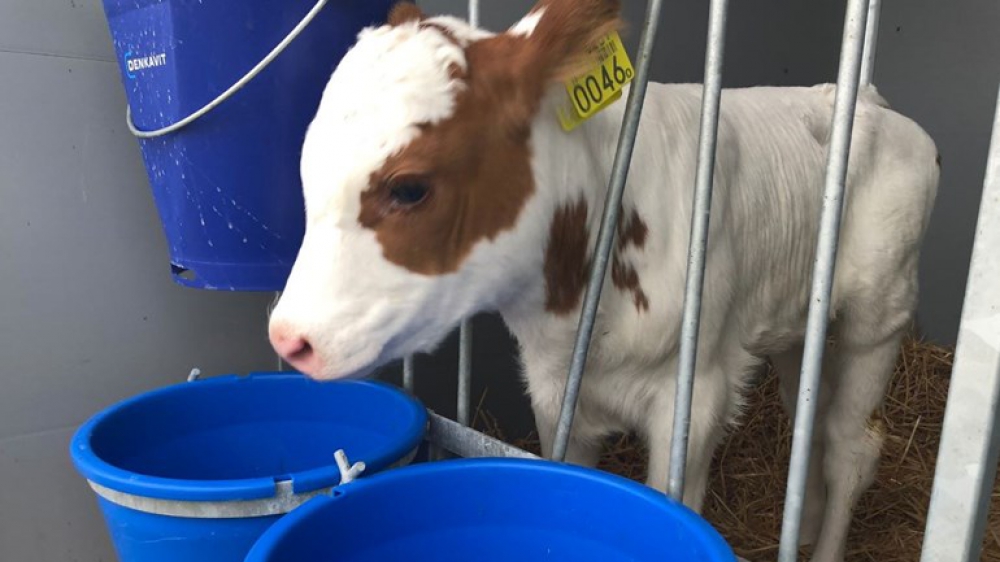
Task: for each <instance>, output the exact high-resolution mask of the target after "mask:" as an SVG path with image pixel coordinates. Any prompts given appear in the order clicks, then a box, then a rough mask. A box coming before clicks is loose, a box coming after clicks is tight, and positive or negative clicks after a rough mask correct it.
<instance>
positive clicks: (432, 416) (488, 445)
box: [426, 412, 539, 459]
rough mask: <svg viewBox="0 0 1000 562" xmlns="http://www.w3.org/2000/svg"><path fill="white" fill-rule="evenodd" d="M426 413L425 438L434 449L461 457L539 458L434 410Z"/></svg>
mask: <svg viewBox="0 0 1000 562" xmlns="http://www.w3.org/2000/svg"><path fill="white" fill-rule="evenodd" d="M428 414H429V424H428V427H427V437H426V440H427V442H428V443H430V444H431V445H433V448H435V449H440V450H445V451H448V452H450V453H453V454H455V455H458V456H460V457H463V458H476V457H512V458H522V459H537V458H539V457H537V456H535V455H533V454H531V453H529V452H528V451H525V450H523V449H519V448H517V447H514V446H513V445H508V444H507V443H504V442H503V441H499V440H497V439H494V438H492V437H490V436H488V435H485V434H483V433H480V432H478V431H476V430H474V429H472V428H469V427H466V426H464V425H462V424H460V423H457V422H454V421H452V420H450V419H448V418H446V417H444V416H441V415H438V414H436V413H434V412H428Z"/></svg>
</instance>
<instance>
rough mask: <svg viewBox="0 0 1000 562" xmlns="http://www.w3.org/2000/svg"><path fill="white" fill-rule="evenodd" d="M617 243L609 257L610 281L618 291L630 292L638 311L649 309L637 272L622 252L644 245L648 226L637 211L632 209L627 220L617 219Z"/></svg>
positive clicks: (647, 299)
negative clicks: (626, 260) (612, 254)
mask: <svg viewBox="0 0 1000 562" xmlns="http://www.w3.org/2000/svg"><path fill="white" fill-rule="evenodd" d="M617 234H618V243H617V244H616V246H615V253H614V256H612V259H611V282H612V283H614V285H615V287H617V288H618V290H620V291H623V292H625V291H627V292H631V293H632V301H633V303H634V304H635V308H636V310H637V311H639V312H645V311H647V310H649V298H648V297H647V296H646V292H645V291H643V290H642V283H641V282H640V280H639V273H638V272H637V271H636V270H635V266H634V265H632V264H631V263H627V262H625V260H624V258H623V257H622V255H623V253H624V252H625V250H626V249H627V248H628V247H629V246H634V247H636V248H638V249H642V247H643V246H645V245H646V236H647V235H648V234H649V228H647V227H646V223H645V222H643V220H642V217H640V216H639V213H638V212H637V211H636V210H635V209H632V213H631V214H630V215H629V217H628V220H619V221H618V229H617Z"/></svg>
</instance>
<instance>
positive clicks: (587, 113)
mask: <svg viewBox="0 0 1000 562" xmlns="http://www.w3.org/2000/svg"><path fill="white" fill-rule="evenodd" d="M590 52H591V53H592V54H593V55H594V58H595V59H596V60H595V62H596V63H597V64H596V65H595V66H594V67H593V68H591V69H590V70H589V71H588V72H586V73H584V74H581V75H580V76H576V77H574V78H571V79H570V80H567V81H566V83H565V85H566V94H567V95H568V97H569V103H568V104H566V105H564V106H563V107H560V108H559V112H558V113H559V123H560V124H561V125H562V127H563V129H564V130H566V131H571V130H573V129H575V128H576V127H577V126H578V125H579V124H580V123H583V122H584V121H586V120H587V119H590V118H591V117H592V116H594V115H595V114H596V113H597V112H599V111H601V110H603V109H604V108H606V107H608V106H609V105H611V104H612V103H614V102H616V101H618V100H619V99H620V98H621V97H622V88H624V87H625V85H626V84H628V83H629V82H631V81H632V78H633V77H634V76H635V70H634V69H633V68H632V61H631V60H629V58H628V53H626V52H625V46H624V45H622V40H621V37H620V36H619V35H618V33H617V32H612V33H610V34H608V35H606V36H605V37H603V38H602V39H601V40H600V41H598V43H597V44H596V45H595V46H594V47H593V48H591V49H590Z"/></svg>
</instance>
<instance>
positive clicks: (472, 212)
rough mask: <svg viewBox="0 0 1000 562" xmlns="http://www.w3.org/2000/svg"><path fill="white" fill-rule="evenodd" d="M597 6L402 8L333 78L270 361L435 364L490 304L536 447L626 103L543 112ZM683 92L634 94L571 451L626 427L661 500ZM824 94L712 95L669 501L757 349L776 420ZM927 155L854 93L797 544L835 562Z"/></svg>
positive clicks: (891, 342)
mask: <svg viewBox="0 0 1000 562" xmlns="http://www.w3.org/2000/svg"><path fill="white" fill-rule="evenodd" d="M618 17H619V15H618V5H617V2H613V1H611V0H543V1H542V2H541V3H540V4H539V5H538V6H536V7H535V8H534V9H533V10H532V12H531V13H529V14H528V15H527V16H526V17H525V18H524V19H523V20H522V21H521V22H519V23H518V24H516V25H515V26H514V27H512V28H511V29H510V30H508V31H506V32H505V33H499V34H494V33H489V32H486V31H483V30H479V29H474V28H472V27H470V26H469V25H468V24H466V23H465V22H463V21H461V20H458V19H455V18H448V17H436V18H427V17H425V16H423V15H422V14H421V13H420V11H419V9H417V8H416V7H415V6H413V5H411V4H402V5H400V6H398V7H397V8H396V9H395V10H394V12H393V14H392V16H391V18H390V23H389V24H388V25H386V26H382V27H378V28H372V29H368V30H365V31H364V32H362V33H361V34H360V36H359V38H358V41H357V44H356V45H355V46H354V47H353V48H352V49H351V51H350V52H349V53H348V54H347V55H346V56H345V57H344V59H343V61H342V62H341V63H340V65H339V67H338V68H337V69H336V71H335V72H334V73H333V76H332V78H331V79H330V82H329V86H328V87H327V89H326V92H325V93H324V97H323V100H322V103H321V105H320V107H319V110H318V112H317V114H316V117H315V120H314V121H313V123H312V125H311V127H310V129H309V131H308V134H307V137H306V139H305V142H304V146H303V153H302V180H303V184H304V189H305V202H306V213H307V228H306V234H305V239H304V241H303V244H302V248H301V252H300V254H299V256H298V259H297V261H296V263H295V267H294V270H293V272H292V274H291V277H290V279H289V281H288V284H287V288H286V289H285V292H284V294H283V296H282V297H281V299H280V301H279V303H278V305H277V307H276V309H275V310H274V312H273V315H272V318H271V326H270V330H271V332H270V333H271V339H272V342H273V344H274V347H275V348H276V349H277V350H278V352H279V353H280V354H281V355H282V356H284V357H285V358H286V359H287V360H288V361H289V362H290V363H291V364H292V365H293V366H295V367H296V368H298V369H299V370H301V371H302V372H304V373H306V374H308V375H310V376H312V377H315V378H319V379H335V378H345V377H360V376H365V375H367V374H369V373H371V372H372V371H373V370H374V369H375V368H377V367H379V366H381V365H384V364H386V363H387V362H390V361H393V360H396V359H399V358H401V357H403V356H405V355H407V354H411V353H415V352H426V351H429V350H432V349H433V348H434V347H435V346H436V345H437V344H438V343H439V342H440V341H441V340H442V339H443V337H444V336H445V335H446V334H447V333H449V332H450V331H451V330H452V329H454V328H455V327H456V325H457V324H458V323H459V321H460V320H461V319H463V318H466V317H468V316H470V315H472V314H473V313H476V312H479V311H486V310H497V311H499V312H500V313H501V314H502V316H503V318H504V320H505V321H506V323H507V325H508V326H509V328H510V329H511V331H512V332H513V334H514V335H515V336H516V338H517V340H518V341H519V343H520V350H521V356H522V361H523V366H524V379H525V381H526V382H527V387H528V391H529V393H530V396H531V402H532V404H533V406H534V413H535V416H536V423H537V426H538V430H539V433H540V435H541V438H542V445H543V449H544V452H545V453H546V454H548V452H549V451H550V449H551V446H552V438H553V433H554V426H555V422H556V418H557V415H558V412H559V408H560V403H561V398H562V391H563V386H564V381H565V379H566V373H567V368H568V364H569V360H570V352H571V348H572V345H573V340H574V333H575V330H576V327H577V320H578V316H579V312H580V306H581V301H582V294H583V290H584V285H585V282H586V279H587V276H588V271H589V264H590V255H591V252H592V250H593V247H594V245H595V239H596V236H597V231H598V226H599V221H600V214H601V213H600V211H601V209H602V206H603V202H604V197H605V192H606V189H607V182H608V178H609V175H610V169H611V165H612V161H613V158H614V153H615V145H616V141H617V138H618V132H619V128H620V126H621V122H622V114H623V111H624V105H625V103H624V101H621V102H618V103H616V104H615V105H613V106H611V107H610V108H609V109H607V110H605V111H603V112H601V113H599V114H597V116H595V117H594V118H592V119H590V120H588V121H587V122H586V123H584V124H583V125H581V126H580V127H579V128H578V129H576V130H574V131H573V132H570V133H566V132H564V131H563V130H562V129H561V128H560V125H559V123H558V121H557V118H556V113H555V107H556V105H557V104H558V103H561V101H562V99H563V96H565V90H564V88H563V86H562V85H561V82H562V80H564V79H565V78H566V77H567V76H568V75H572V74H574V73H575V72H577V71H578V70H579V68H580V67H579V66H578V64H577V63H578V62H579V61H580V60H583V59H584V58H585V57H586V48H587V47H588V45H591V44H592V42H593V41H594V40H595V39H597V38H598V37H599V36H601V35H603V34H605V33H606V32H608V31H609V30H611V29H613V28H615V27H616V26H617V25H618ZM700 96H701V88H700V87H699V86H697V85H664V84H650V86H649V91H648V94H647V98H646V103H645V108H644V112H643V116H642V124H641V126H640V129H639V134H638V141H637V145H636V148H635V153H634V157H633V160H632V166H631V171H630V173H629V177H628V184H627V187H626V192H625V199H624V208H623V215H622V222H621V224H620V225H619V229H618V232H617V242H616V244H615V246H614V255H613V260H612V264H611V272H610V275H608V277H607V286H606V289H605V291H604V296H603V300H602V302H601V305H600V311H599V315H598V320H597V322H598V324H597V328H596V331H595V334H596V336H595V340H594V342H593V345H592V350H591V359H590V361H589V363H588V368H587V373H586V375H585V378H584V380H583V387H582V392H581V397H580V404H579V410H578V414H577V416H576V424H575V427H574V430H573V434H572V441H571V444H570V448H569V456H568V459H569V460H570V461H572V462H576V463H582V464H587V465H590V464H593V463H594V462H595V460H596V459H597V456H598V452H599V449H600V445H601V442H602V438H603V437H605V436H607V435H608V434H609V433H611V432H616V431H636V432H638V433H639V434H641V435H642V436H644V438H645V439H646V440H647V442H648V444H649V447H650V451H651V459H650V461H651V468H650V478H649V484H650V485H651V486H654V487H656V488H660V489H663V488H665V482H666V475H667V468H668V467H667V462H668V460H669V454H668V451H669V445H670V435H671V421H672V418H673V414H672V410H673V400H674V381H675V375H676V373H675V371H676V362H677V359H676V358H677V351H678V332H679V329H680V318H681V304H682V293H683V291H682V287H683V285H684V278H685V263H686V254H687V244H688V235H689V228H690V212H691V200H692V188H693V185H694V175H695V160H696V144H697V142H696V141H697V132H698V124H699V112H700ZM833 98H834V88H833V87H832V86H830V85H821V86H816V87H811V88H805V87H802V88H799V87H796V88H791V87H789V88H773V87H761V88H750V89H735V90H727V91H725V92H724V94H723V97H722V108H721V120H720V123H719V141H718V162H717V166H716V174H715V192H714V201H713V214H712V221H711V229H710V239H709V240H710V241H709V248H708V252H707V272H706V286H705V300H704V303H703V308H702V318H703V320H702V333H701V336H700V349H699V355H698V357H699V361H698V370H697V374H696V382H695V390H694V405H693V419H692V425H691V442H690V451H691V455H690V459H689V474H690V476H689V483H688V488H687V490H686V493H685V502H686V503H687V504H688V505H690V506H692V507H693V508H695V509H698V508H700V506H701V503H702V499H703V496H704V493H705V486H706V478H707V476H708V468H709V463H710V459H711V457H712V454H713V451H714V450H715V448H716V446H717V445H718V443H719V441H720V439H721V438H722V437H723V434H724V431H725V429H726V427H727V424H729V423H730V422H731V421H732V420H734V418H735V417H736V415H737V414H738V412H739V409H740V404H741V401H742V396H743V392H744V390H745V389H746V387H747V386H748V385H749V384H750V382H751V381H750V379H751V377H752V374H753V373H754V372H755V371H756V370H757V369H758V368H759V367H760V366H761V365H762V363H763V362H764V361H765V360H766V359H767V358H770V359H771V360H772V361H773V362H774V363H775V364H776V366H777V369H778V371H779V372H780V373H781V379H782V391H783V394H784V397H785V401H786V404H787V405H789V406H790V407H794V394H795V392H796V385H797V378H798V374H799V364H800V354H801V350H802V339H803V334H804V328H805V324H806V316H807V309H808V297H809V290H810V278H811V269H812V265H813V259H814V253H815V245H816V237H817V231H818V224H819V216H820V206H821V199H822V185H823V175H824V168H825V155H826V149H827V142H828V137H829V133H830V121H831V115H832V106H833ZM936 158H937V152H936V149H935V146H934V143H933V142H932V141H931V139H930V138H928V136H927V135H926V134H925V133H924V132H923V131H922V130H921V129H920V127H918V126H917V125H916V124H914V123H913V122H912V121H910V120H909V119H907V118H906V117H903V116H901V115H899V114H898V113H895V112H893V111H892V110H890V109H888V107H887V105H886V104H885V102H884V101H883V100H882V99H881V98H880V97H879V96H878V94H877V93H875V92H874V90H871V89H863V90H862V92H861V96H860V100H859V104H858V108H857V118H856V121H855V127H854V137H853V149H852V155H851V160H850V172H849V174H848V185H847V193H846V199H845V209H844V215H843V227H842V235H841V243H840V251H839V256H838V263H837V273H836V278H835V282H834V292H833V306H832V314H831V316H832V318H831V320H832V321H833V324H832V326H831V334H832V335H833V336H834V337H835V339H836V346H835V348H834V349H833V350H832V351H831V352H830V353H829V354H828V355H827V359H828V362H827V365H826V368H825V370H824V373H823V387H822V389H821V395H820V399H821V404H819V408H818V409H819V412H818V416H819V417H818V419H817V430H816V434H815V437H814V441H815V445H814V448H813V452H814V458H813V462H812V463H811V467H812V468H811V472H810V475H809V483H808V487H809V490H808V499H807V505H806V512H805V520H804V529H805V531H806V533H805V536H804V539H805V540H813V539H816V540H817V541H818V542H817V544H816V550H815V555H814V560H817V561H822V562H838V561H840V560H842V559H843V555H844V543H845V538H846V533H847V529H848V525H849V522H850V518H851V512H852V510H853V506H854V504H855V502H856V500H857V499H858V496H859V495H860V494H861V493H862V492H863V491H864V489H865V488H866V487H867V486H868V485H869V484H870V481H871V480H872V477H873V473H874V470H875V466H876V463H877V460H878V457H879V451H880V445H881V440H882V437H881V435H880V433H879V431H878V429H877V427H875V426H874V425H872V424H871V423H870V422H869V420H870V416H871V415H872V413H873V411H874V410H875V409H876V407H877V406H878V405H879V403H880V401H881V400H882V398H883V394H884V391H885V387H886V383H887V380H888V379H889V377H890V374H891V373H892V371H893V364H894V360H895V359H896V355H897V351H898V346H899V343H900V339H901V338H902V336H903V334H904V332H905V331H906V330H907V328H908V326H909V324H910V322H911V318H912V315H913V311H914V306H915V302H916V298H917V278H916V273H917V261H918V257H919V256H918V254H919V247H920V245H921V240H922V237H923V235H924V230H925V228H926V225H927V222H928V218H929V215H930V212H931V208H932V205H933V201H934V198H935V195H936V190H937V182H938V165H937V163H936Z"/></svg>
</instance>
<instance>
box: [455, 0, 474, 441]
mask: <svg viewBox="0 0 1000 562" xmlns="http://www.w3.org/2000/svg"><path fill="white" fill-rule="evenodd" d="M469 24H471V25H472V26H473V27H478V26H479V0H469ZM471 405H472V319H471V318H466V319H465V320H463V321H462V325H461V327H460V328H459V330H458V404H457V408H456V413H455V418H456V419H457V420H458V423H460V424H462V425H469V424H471V423H472V419H471V418H470V414H469V408H470V407H471Z"/></svg>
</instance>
